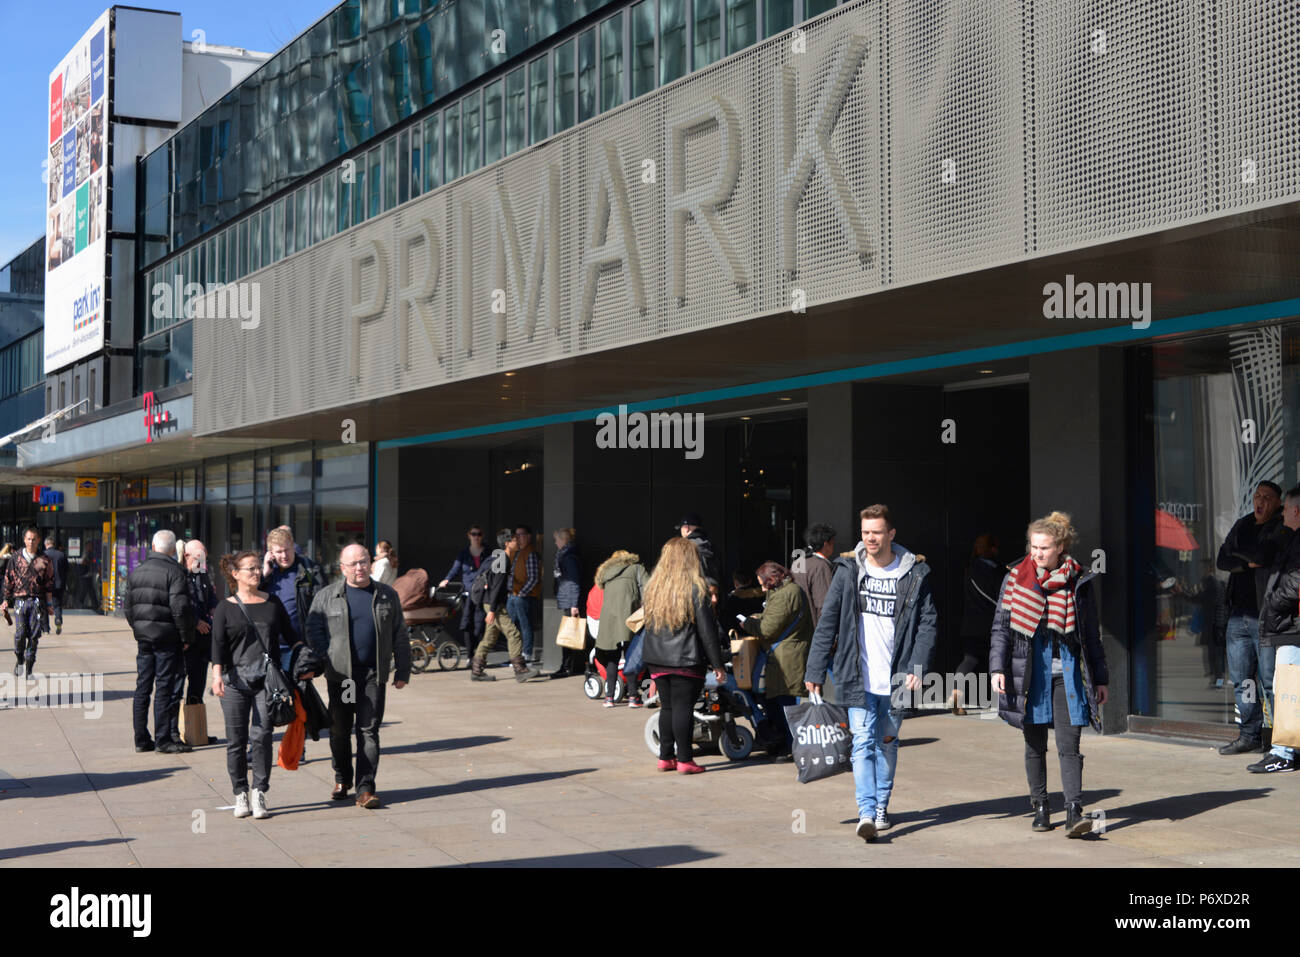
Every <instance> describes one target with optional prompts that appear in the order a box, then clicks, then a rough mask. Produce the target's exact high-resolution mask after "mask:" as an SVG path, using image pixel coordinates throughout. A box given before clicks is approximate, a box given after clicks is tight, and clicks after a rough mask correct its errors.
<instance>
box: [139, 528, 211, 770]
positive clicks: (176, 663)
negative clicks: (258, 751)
mask: <svg viewBox="0 0 1300 957" xmlns="http://www.w3.org/2000/svg"><path fill="white" fill-rule="evenodd" d="M152 546H153V547H152V549H151V550H150V552H149V555H148V557H147V558H145V560H144V561H142V562H141V563H140V564H139V565H137V566H135V568H134V569H133V570H132V571H131V574H130V577H128V578H127V582H126V597H125V598H124V599H123V602H122V607H123V610H124V611H125V613H126V621H127V624H129V625H130V626H131V630H132V631H133V632H134V633H135V641H136V656H135V667H136V679H135V707H134V714H133V718H134V725H135V749H136V750H137V751H153V750H158V751H160V752H162V753H163V754H178V753H181V752H184V751H189V750H192V749H191V748H190V746H189V745H187V744H182V743H181V742H180V741H177V740H175V739H174V738H173V737H172V723H171V717H172V708H173V704H174V702H173V700H172V699H173V698H174V697H175V695H176V693H177V691H178V690H179V689H177V687H176V683H177V678H178V676H179V675H180V674H181V672H182V671H183V669H184V667H185V665H184V654H185V651H186V649H188V648H189V646H190V645H191V644H193V642H194V605H193V603H192V602H191V601H190V590H189V583H188V582H187V581H186V578H185V570H184V569H182V568H181V566H180V563H179V562H178V561H176V558H175V555H176V535H175V534H174V533H172V532H169V531H167V530H166V529H162V530H160V531H158V532H156V533H155V534H154V537H153V542H152ZM151 687H152V690H153V699H154V702H153V728H154V738H155V740H150V738H149V697H150V690H151Z"/></svg>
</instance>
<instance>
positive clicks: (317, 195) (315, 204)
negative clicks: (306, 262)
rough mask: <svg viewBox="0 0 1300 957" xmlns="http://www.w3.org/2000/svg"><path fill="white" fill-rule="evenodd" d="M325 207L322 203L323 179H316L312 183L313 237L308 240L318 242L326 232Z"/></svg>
mask: <svg viewBox="0 0 1300 957" xmlns="http://www.w3.org/2000/svg"><path fill="white" fill-rule="evenodd" d="M323 208H324V207H323V206H322V205H321V181H320V180H316V182H314V183H312V184H311V237H310V239H308V242H311V243H318V242H320V241H321V236H322V234H323V232H324V225H323V220H324V218H325V217H324V214H323V212H322V210H323Z"/></svg>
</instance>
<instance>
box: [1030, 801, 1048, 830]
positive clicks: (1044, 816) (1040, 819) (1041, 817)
mask: <svg viewBox="0 0 1300 957" xmlns="http://www.w3.org/2000/svg"><path fill="white" fill-rule="evenodd" d="M1033 804H1034V825H1033V827H1034V830H1035V831H1050V830H1051V829H1052V809H1051V807H1050V806H1049V805H1048V803H1047V802H1046V801H1034V802H1033Z"/></svg>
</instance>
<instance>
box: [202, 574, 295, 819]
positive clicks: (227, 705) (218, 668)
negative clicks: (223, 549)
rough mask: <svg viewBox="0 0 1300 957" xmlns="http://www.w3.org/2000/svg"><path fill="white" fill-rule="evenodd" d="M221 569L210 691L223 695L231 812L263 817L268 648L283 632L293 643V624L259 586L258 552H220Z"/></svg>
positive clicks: (267, 752) (269, 732)
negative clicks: (222, 596)
mask: <svg viewBox="0 0 1300 957" xmlns="http://www.w3.org/2000/svg"><path fill="white" fill-rule="evenodd" d="M221 574H222V577H224V578H225V580H226V588H227V590H228V591H229V593H230V597H229V598H227V599H226V600H225V601H221V602H218V603H217V608H216V611H215V612H214V613H213V615H212V693H213V694H214V695H216V696H217V697H218V698H219V699H221V712H222V714H223V716H224V717H225V719H226V740H227V742H229V743H228V744H227V745H226V770H227V771H228V772H229V773H230V787H231V790H233V791H234V794H235V817H248V815H249V814H250V813H251V814H252V815H253V817H255V818H257V819H258V820H261V819H262V818H266V817H269V816H270V813H269V812H268V811H267V809H266V792H267V789H268V788H269V787H270V783H271V737H272V733H273V732H274V731H275V728H274V727H273V726H272V724H271V717H270V714H269V713H268V711H267V706H266V694H265V693H264V688H265V685H266V669H267V667H268V661H269V660H270V659H269V658H268V649H277V648H279V647H280V639H281V636H286V638H287V642H286V643H291V642H293V640H294V639H293V637H292V636H293V626H292V625H291V624H290V622H289V615H288V614H287V613H286V612H285V610H284V605H282V604H280V600H279V599H278V598H276V597H275V596H274V595H271V594H268V593H267V592H264V591H260V590H259V589H258V584H259V583H260V582H261V578H262V563H261V561H260V556H259V555H258V553H257V552H254V551H242V552H237V553H236V554H234V555H225V556H222V559H221ZM300 644H301V642H300ZM303 677H304V678H305V679H310V678H312V677H313V676H312V675H311V674H310V673H308V674H306V675H304V676H303ZM250 720H251V727H250ZM250 745H251V747H250ZM250 751H251V753H252V757H253V793H252V799H251V802H250V799H249V793H248V758H249V753H250ZM250 804H251V808H250Z"/></svg>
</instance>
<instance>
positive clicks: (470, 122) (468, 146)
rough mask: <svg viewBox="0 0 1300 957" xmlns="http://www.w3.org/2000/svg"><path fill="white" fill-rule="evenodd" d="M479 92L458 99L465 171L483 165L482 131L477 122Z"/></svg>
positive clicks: (472, 170)
mask: <svg viewBox="0 0 1300 957" xmlns="http://www.w3.org/2000/svg"><path fill="white" fill-rule="evenodd" d="M479 99H480V97H479V94H478V93H477V92H475V93H471V94H470V95H469V96H467V97H465V99H463V100H461V101H460V111H461V123H462V124H463V129H464V131H465V145H464V153H463V163H464V167H465V172H466V173H472V172H474V170H476V169H478V168H479V167H480V166H482V165H483V162H482V159H481V157H482V153H481V150H482V148H483V131H482V127H481V124H480V123H479Z"/></svg>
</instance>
